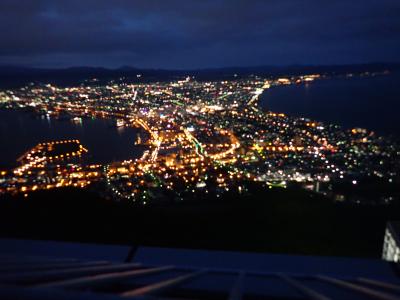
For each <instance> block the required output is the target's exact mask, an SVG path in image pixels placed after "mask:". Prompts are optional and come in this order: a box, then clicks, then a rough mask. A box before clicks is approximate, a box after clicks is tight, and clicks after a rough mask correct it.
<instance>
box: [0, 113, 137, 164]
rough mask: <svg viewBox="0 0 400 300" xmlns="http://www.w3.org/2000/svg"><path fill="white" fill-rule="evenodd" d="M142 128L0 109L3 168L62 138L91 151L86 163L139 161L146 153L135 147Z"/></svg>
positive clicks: (0, 160)
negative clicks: (36, 148) (37, 147)
mask: <svg viewBox="0 0 400 300" xmlns="http://www.w3.org/2000/svg"><path fill="white" fill-rule="evenodd" d="M139 132H140V129H136V128H131V127H128V128H124V127H123V128H116V127H115V122H112V121H111V120H104V119H83V121H82V124H77V123H74V122H72V121H70V120H57V119H48V118H46V117H40V116H38V115H34V114H33V113H29V112H25V111H13V110H5V109H0V140H1V142H0V167H10V166H13V165H14V164H15V162H16V159H17V158H18V157H19V156H21V155H22V154H23V153H24V152H26V151H27V150H29V149H30V148H32V147H34V146H35V145H36V144H38V143H40V142H45V141H53V140H62V139H79V140H80V141H81V143H82V144H83V145H84V146H85V147H86V148H87V149H88V150H89V153H88V154H87V156H86V160H87V161H88V162H91V163H110V162H113V161H120V160H125V159H131V158H136V157H138V156H140V155H142V153H143V150H144V149H143V147H142V146H135V145H134V143H135V141H136V139H137V134H138V133H139Z"/></svg>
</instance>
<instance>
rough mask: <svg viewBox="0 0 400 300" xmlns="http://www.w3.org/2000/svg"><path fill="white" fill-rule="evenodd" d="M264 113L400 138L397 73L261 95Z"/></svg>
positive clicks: (276, 89)
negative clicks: (269, 112) (268, 112)
mask: <svg viewBox="0 0 400 300" xmlns="http://www.w3.org/2000/svg"><path fill="white" fill-rule="evenodd" d="M260 105H261V106H262V107H263V108H264V109H267V110H271V111H274V112H283V113H286V114H288V115H292V116H297V117H307V118H310V119H314V120H317V121H323V122H329V123H333V124H338V125H341V126H343V127H344V128H353V127H363V128H367V129H370V130H373V131H376V132H377V133H379V134H382V135H394V136H396V137H397V138H399V137H400V73H392V74H389V75H379V76H375V77H351V78H333V79H322V80H319V81H315V82H313V83H310V84H301V85H291V86H277V87H272V88H271V89H269V90H267V91H265V92H264V94H263V95H262V96H261V101H260Z"/></svg>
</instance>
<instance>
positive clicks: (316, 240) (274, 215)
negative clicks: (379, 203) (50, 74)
mask: <svg viewBox="0 0 400 300" xmlns="http://www.w3.org/2000/svg"><path fill="white" fill-rule="evenodd" d="M230 198H231V199H223V200H219V201H216V200H212V199H209V200H203V201H201V202H200V201H196V202H194V201H188V202H181V203H170V204H163V205H157V206H155V205H153V206H149V207H135V206H132V205H131V204H121V203H114V202H111V201H107V200H103V199H99V197H98V196H97V195H96V194H95V193H91V192H88V191H81V190H73V189H66V190H58V191H48V192H37V193H34V194H32V195H30V196H29V197H28V198H19V197H14V198H8V197H3V198H0V236H1V237H13V238H29V239H31V238H32V239H50V240H65V241H82V242H99V243H117V244H136V245H149V246H150V245H151V246H165V247H184V248H202V249H220V250H234V251H259V252H275V253H291V254H310V255H337V256H360V257H379V256H380V254H381V247H382V241H383V234H384V228H385V223H386V221H387V220H390V219H400V209H399V207H398V205H397V204H393V205H392V206H384V207H376V206H375V207H372V206H357V207H356V206H350V205H343V204H341V205H339V204H334V203H332V202H330V201H329V200H327V199H325V198H322V197H320V196H318V195H314V194H310V193H307V192H304V191H298V190H280V189H277V190H271V191H265V192H262V193H258V197H257V198H254V197H249V196H241V197H236V196H235V197H233V198H234V199H232V197H230Z"/></svg>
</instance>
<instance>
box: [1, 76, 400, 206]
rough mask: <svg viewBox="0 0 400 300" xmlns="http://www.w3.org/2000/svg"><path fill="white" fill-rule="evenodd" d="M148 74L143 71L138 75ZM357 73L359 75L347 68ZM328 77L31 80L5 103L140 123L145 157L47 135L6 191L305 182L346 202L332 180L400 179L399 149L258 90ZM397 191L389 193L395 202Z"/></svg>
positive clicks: (139, 196) (165, 190)
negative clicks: (100, 154) (101, 151)
mask: <svg viewBox="0 0 400 300" xmlns="http://www.w3.org/2000/svg"><path fill="white" fill-rule="evenodd" d="M140 76H141V75H140V74H138V75H137V77H138V78H139V77H140ZM348 76H352V75H348ZM324 77H326V75H319V74H315V75H305V76H290V77H284V78H280V77H277V78H272V77H269V78H263V77H259V76H248V77H240V78H239V77H237V78H234V79H233V80H222V81H199V80H196V78H194V77H190V76H189V77H187V78H182V79H178V80H174V81H168V82H151V83H130V82H128V81H124V80H120V81H112V82H109V83H104V84H103V83H100V82H99V81H97V80H91V81H87V82H85V83H82V84H81V85H78V86H74V87H61V86H55V85H51V84H46V85H44V84H30V85H27V86H25V87H23V88H18V89H8V90H3V91H2V92H0V99H1V106H2V107H3V108H7V109H18V110H26V111H31V112H33V113H34V114H36V115H41V116H45V117H46V118H68V119H70V120H71V121H72V122H78V123H79V122H82V119H85V118H107V119H111V120H113V122H114V124H115V126H116V127H136V128H141V133H140V134H138V136H133V137H132V146H133V145H134V144H135V145H142V146H143V148H144V149H145V150H144V151H143V153H142V154H141V156H140V157H139V158H137V159H131V160H125V161H119V162H110V163H109V164H91V163H88V162H87V161H86V160H85V155H86V153H87V152H88V151H89V152H90V151H95V149H86V148H85V145H82V144H81V143H80V141H78V140H76V139H73V140H68V138H73V137H66V138H67V140H61V141H43V143H40V144H38V145H36V146H35V147H34V148H32V149H31V150H30V151H28V152H27V153H25V154H23V155H21V157H20V158H19V159H18V166H17V167H16V168H14V169H11V170H6V169H5V170H1V177H0V193H11V194H15V193H22V194H24V195H25V196H28V195H29V193H30V192H32V191H36V190H41V189H53V188H59V187H65V186H73V187H81V188H85V187H90V186H91V185H93V184H94V185H95V186H96V189H98V190H102V191H104V193H105V194H106V195H108V196H109V197H111V198H113V199H116V200H121V201H129V202H135V203H138V204H147V203H149V202H152V201H163V199H166V200H184V199H186V198H199V199H201V198H202V197H207V196H208V195H213V196H215V197H217V198H218V197H220V196H221V195H222V194H224V193H225V194H226V193H228V194H229V193H239V194H242V193H251V192H252V188H251V187H252V186H254V185H256V186H258V187H262V188H265V189H272V188H287V187H291V186H295V187H301V188H304V189H308V190H312V191H315V192H317V193H322V194H324V195H325V196H328V197H331V198H333V199H334V200H337V201H344V200H351V201H354V202H357V203H358V202H359V200H358V199H354V198H353V199H350V198H348V197H347V195H346V194H345V193H343V194H342V193H337V192H334V191H332V186H333V185H340V184H349V185H351V186H354V187H356V186H357V185H359V184H360V182H361V181H362V180H363V179H365V178H377V179H379V180H381V181H384V182H387V183H388V184H391V183H393V184H394V183H395V182H397V181H398V178H399V173H398V170H399V155H400V148H399V147H398V146H397V145H396V143H394V142H393V141H391V140H390V139H388V138H386V137H381V136H379V135H376V134H375V133H374V132H372V131H369V130H367V129H362V128H353V129H343V128H341V127H340V126H338V125H332V124H324V123H321V122H318V121H314V120H310V119H305V118H296V117H291V116H288V115H285V114H283V113H274V112H271V111H264V110H262V109H261V108H259V105H258V102H259V97H260V95H262V94H263V93H264V92H265V91H266V90H268V89H273V88H275V87H276V86H279V85H293V84H312V82H313V81H315V80H325V78H324ZM392 200H394V196H391V195H389V196H382V197H381V198H380V199H377V201H378V202H379V203H388V202H390V201H392Z"/></svg>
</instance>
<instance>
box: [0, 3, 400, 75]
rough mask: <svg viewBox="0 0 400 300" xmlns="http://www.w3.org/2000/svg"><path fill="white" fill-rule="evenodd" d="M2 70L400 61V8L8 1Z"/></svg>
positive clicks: (0, 40) (1, 7)
mask: <svg viewBox="0 0 400 300" xmlns="http://www.w3.org/2000/svg"><path fill="white" fill-rule="evenodd" d="M0 26H1V27H0V28H1V30H0V45H1V47H0V65H23V66H35V67H51V68H58V67H68V66H104V67H120V66H135V67H144V68H174V69H184V68H185V69H188V68H208V67H226V66H254V65H289V64H346V63H368V62H399V61H400V0H125V1H123V0H1V1H0Z"/></svg>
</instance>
